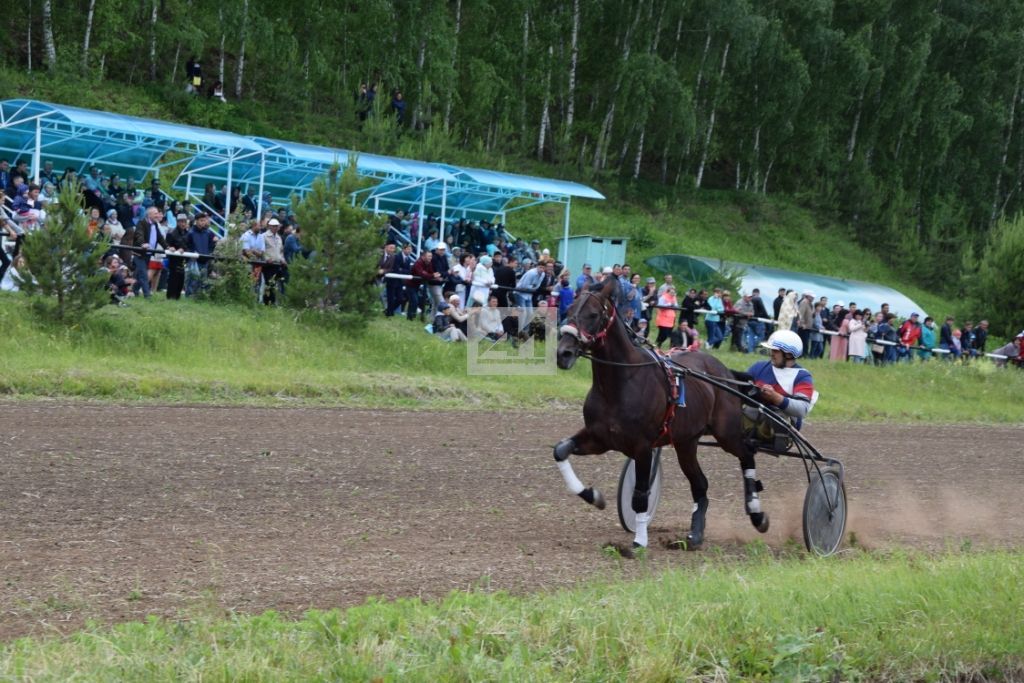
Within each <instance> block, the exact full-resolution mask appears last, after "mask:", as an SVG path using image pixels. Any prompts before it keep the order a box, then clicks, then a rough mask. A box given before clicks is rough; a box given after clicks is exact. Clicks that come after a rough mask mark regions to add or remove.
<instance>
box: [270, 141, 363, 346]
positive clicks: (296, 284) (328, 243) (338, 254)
mask: <svg viewBox="0 0 1024 683" xmlns="http://www.w3.org/2000/svg"><path fill="white" fill-rule="evenodd" d="M363 184H364V181H362V180H361V179H360V178H359V176H358V175H357V174H356V158H355V157H354V156H352V157H350V158H349V160H348V165H347V166H346V167H345V172H344V173H341V171H340V168H339V167H338V166H335V167H334V168H332V169H331V170H330V171H329V172H328V173H327V175H325V176H323V177H322V178H319V179H317V180H316V181H315V182H314V183H313V188H312V189H311V190H310V192H309V193H308V194H307V195H306V197H305V198H304V199H303V200H302V201H301V202H299V201H297V200H296V201H295V202H294V208H295V215H296V217H297V218H298V221H299V224H300V226H301V228H302V233H301V234H302V243H303V247H305V248H306V249H309V250H311V251H312V253H311V256H310V258H309V259H304V258H301V257H299V258H297V259H295V260H294V261H292V263H291V264H290V265H289V280H288V286H287V290H286V292H287V300H288V303H289V305H291V306H294V307H297V308H300V309H303V310H305V311H308V312H310V313H312V314H313V315H315V316H316V317H317V318H318V319H319V320H321V321H323V322H329V323H330V324H332V325H337V326H339V327H344V328H348V329H353V330H358V329H361V327H362V326H361V325H360V323H362V322H364V321H365V320H366V319H367V318H368V317H369V316H370V315H371V314H372V312H373V311H374V310H375V308H376V307H377V305H378V299H379V297H378V296H377V290H376V286H375V285H374V277H375V275H376V255H377V250H378V248H379V244H380V240H381V232H382V227H383V220H382V219H380V220H377V219H374V217H373V216H372V215H371V214H369V213H368V212H367V211H366V210H365V209H363V208H362V207H359V206H353V205H352V199H351V196H352V193H353V192H354V191H356V190H358V189H360V188H361V187H362V186H363Z"/></svg>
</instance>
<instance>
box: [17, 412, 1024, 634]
mask: <svg viewBox="0 0 1024 683" xmlns="http://www.w3.org/2000/svg"><path fill="white" fill-rule="evenodd" d="M3 413H4V419H3V425H4V426H3V429H2V430H0V431H2V434H0V449H2V451H0V453H2V454H0V640H6V639H9V638H11V637H15V636H18V635H23V634H30V633H33V634H40V633H47V632H53V631H54V630H57V631H60V632H67V631H69V630H73V629H74V628H77V627H79V626H81V625H82V623H83V622H84V621H85V620H86V619H99V620H101V621H104V622H116V621H124V620H136V619H141V618H143V617H144V616H145V615H147V614H160V615H166V616H171V617H176V616H180V615H186V616H187V615H191V614H197V613H208V611H210V610H214V611H219V610H225V609H226V610H236V611H242V612H259V611H262V610H265V609H271V608H273V609H277V610H279V611H283V612H285V613H288V614H299V613H301V611H302V610H304V609H306V608H309V607H318V608H330V607H335V606H347V605H352V604H357V603H361V602H363V601H364V600H365V599H366V598H367V597H368V596H374V595H379V596H385V597H398V596H422V597H424V598H430V597H437V596H443V595H444V594H446V593H447V592H449V591H451V590H452V589H463V588H471V587H488V588H490V589H506V590H510V591H513V592H524V591H531V590H538V589H546V588H556V587H561V586H569V585H572V584H573V583H575V582H577V581H578V580H579V579H581V578H585V577H594V576H601V575H605V574H610V573H615V574H616V575H619V574H621V573H623V570H622V566H625V570H624V573H625V574H626V575H630V574H632V573H641V572H646V571H651V569H652V567H653V570H654V571H657V569H658V568H659V567H663V566H672V565H679V564H684V563H687V562H694V561H699V553H687V552H683V551H678V550H672V549H669V548H667V547H664V546H663V545H662V544H667V543H668V542H670V541H672V540H675V539H678V538H681V537H682V535H683V533H684V532H685V530H686V528H687V526H688V524H689V508H690V504H691V501H690V496H689V489H688V487H687V486H686V484H685V479H684V478H683V476H682V473H681V472H679V469H678V467H677V466H676V465H675V459H674V458H672V457H670V458H669V459H668V460H667V461H666V465H667V467H666V470H665V472H666V476H665V488H664V490H663V492H662V501H661V506H660V507H659V508H658V513H657V516H656V518H655V521H654V523H653V525H652V536H653V538H652V544H651V545H652V549H653V550H652V553H651V555H650V560H649V562H648V563H647V564H646V565H642V564H641V563H636V562H626V563H625V564H624V565H623V564H622V563H621V562H620V561H617V560H615V559H613V558H610V557H608V556H607V554H606V553H603V552H602V551H601V547H602V546H603V545H604V544H605V543H608V542H617V543H628V542H629V541H630V540H631V538H630V537H629V536H628V535H626V534H625V532H623V531H621V529H620V528H619V526H618V519H617V516H616V512H615V505H614V502H613V496H614V494H615V490H616V486H617V480H618V473H619V469H620V467H621V465H622V462H623V458H622V457H621V456H619V455H617V454H605V455H603V456H591V457H576V458H574V460H573V462H574V464H575V466H576V471H577V473H578V474H579V476H580V478H581V479H583V480H584V482H587V483H593V484H595V485H597V486H599V487H600V488H601V489H602V490H603V491H604V493H605V494H606V496H608V498H609V507H608V509H606V510H604V511H597V510H595V509H594V508H592V507H590V506H588V505H586V504H585V503H583V502H582V501H581V500H579V499H578V498H576V497H574V496H571V495H569V494H568V493H567V492H566V490H565V488H564V485H563V483H562V480H561V477H560V476H559V474H558V471H557V469H556V468H555V466H554V463H553V460H552V457H551V446H552V445H553V444H554V443H555V442H556V441H557V440H559V439H560V438H562V437H563V436H566V435H569V434H571V433H573V432H574V431H575V430H576V429H577V428H578V427H579V426H580V424H581V417H580V415H579V413H576V412H566V411H563V412H560V413H518V414H508V413H506V414H486V413H437V412H415V413H411V412H389V411H365V410H329V409H280V408H278V409H263V408H220V407H180V406H178V407H154V406H143V407H139V406H133V407H118V406H108V405H91V404H81V403H77V404H61V403H50V402H47V403H7V404H4V406H3ZM806 433H807V435H808V436H809V438H810V439H811V441H812V442H813V443H815V445H817V446H818V448H819V449H820V450H822V451H823V452H826V454H829V455H832V456H833V457H836V458H838V459H840V460H842V461H843V462H844V463H845V464H846V468H847V493H848V496H849V504H850V521H849V523H848V526H847V531H848V532H849V531H852V532H854V533H855V534H856V536H857V539H858V540H859V542H860V543H861V544H863V545H866V546H869V547H883V546H887V545H890V544H894V543H906V544H912V545H915V546H926V547H942V546H943V545H945V544H949V543H954V544H956V547H959V546H960V544H961V543H963V542H964V541H965V540H970V542H971V543H972V544H973V546H974V547H979V546H996V545H997V546H1020V545H1022V544H1024V525H1022V524H1021V523H1020V521H1019V510H1018V509H1017V507H1018V503H1019V499H1020V489H1021V484H1022V483H1024V465H1022V463H1024V427H1021V426H1011V427H978V426H940V427H922V426H910V427H908V426H905V425H846V424H817V425H815V424H811V425H808V427H807V428H806ZM701 460H702V463H703V464H704V468H705V471H706V472H707V475H708V478H709V480H710V481H711V491H710V497H711V510H710V514H709V520H708V542H707V544H706V548H707V547H718V548H721V549H724V550H726V551H727V552H730V551H733V550H738V549H739V548H741V547H742V544H743V543H744V542H747V541H750V540H753V539H755V538H759V537H760V536H759V535H758V534H757V533H756V532H755V531H754V530H753V529H752V528H751V527H750V526H749V523H748V522H747V519H746V516H745V515H744V514H743V509H742V485H741V482H740V473H739V468H738V466H737V464H736V461H735V459H734V458H732V456H729V455H727V454H725V453H723V452H721V451H717V450H712V449H702V455H701ZM758 464H759V474H760V476H761V478H762V480H763V481H764V482H765V485H766V492H765V494H764V496H765V497H764V501H765V506H766V509H767V511H768V512H769V513H770V515H771V519H772V528H771V530H770V531H769V532H768V534H767V535H766V536H765V537H763V538H764V540H765V541H766V542H767V543H768V544H769V545H770V546H771V547H773V548H777V549H778V548H783V547H784V546H785V545H786V541H787V539H789V538H795V539H799V538H800V513H801V506H802V500H803V491H804V487H805V480H804V478H803V468H802V466H801V464H800V463H799V462H798V461H796V460H788V459H783V460H775V459H773V458H770V457H765V456H762V457H761V458H760V459H759V462H758ZM704 552H707V551H706V550H705V551H704Z"/></svg>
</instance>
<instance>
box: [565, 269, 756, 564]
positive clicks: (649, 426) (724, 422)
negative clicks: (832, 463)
mask: <svg viewBox="0 0 1024 683" xmlns="http://www.w3.org/2000/svg"><path fill="white" fill-rule="evenodd" d="M618 296H619V284H618V280H617V279H616V278H614V277H610V278H608V279H606V280H605V281H604V282H603V283H601V284H599V285H595V286H594V287H592V288H591V289H590V290H586V291H584V292H582V293H581V294H580V296H579V298H577V299H576V301H575V302H573V305H572V306H571V307H570V308H569V310H568V311H567V312H566V320H565V325H564V326H563V327H562V335H561V339H560V340H559V342H558V355H557V361H558V367H560V368H562V369H563V370H568V369H569V368H571V367H572V366H573V365H574V364H575V362H576V359H577V358H578V357H579V356H580V355H581V354H586V355H587V356H589V357H590V359H591V364H592V369H593V377H594V379H593V384H592V385H591V387H590V391H589V393H588V394H587V398H586V401H585V403H584V404H583V421H584V424H585V426H584V427H583V429H581V430H580V431H578V432H576V434H574V435H573V436H571V437H568V438H566V439H563V440H562V441H560V442H559V443H558V445H557V446H555V461H556V462H557V463H558V467H559V470H560V471H561V472H562V476H563V478H564V479H565V483H566V486H568V488H569V490H570V491H571V492H572V493H575V494H577V495H579V496H580V497H581V498H583V499H584V500H585V501H587V502H588V503H590V504H592V505H595V506H597V507H598V508H603V507H604V505H605V502H604V497H603V496H602V495H601V493H600V491H598V490H597V489H595V488H593V487H590V488H586V487H584V486H583V484H582V483H581V482H580V480H579V479H578V478H577V477H576V474H575V473H574V472H573V469H572V466H571V465H570V464H569V456H570V455H590V454H595V453H604V452H605V451H612V450H614V451H620V452H621V453H623V454H625V455H626V456H628V457H630V458H633V460H635V461H636V488H635V489H634V492H633V500H632V506H633V511H634V512H635V513H636V537H635V538H634V545H635V546H644V547H646V545H647V525H648V523H649V522H650V515H649V514H648V513H647V502H648V495H649V493H650V484H651V461H652V448H653V447H656V446H663V445H668V444H671V445H672V446H673V447H674V448H675V449H676V456H677V458H678V460H679V467H680V468H681V469H682V470H683V474H685V475H686V478H687V479H688V480H689V482H690V491H691V493H692V494H693V501H694V507H693V516H692V519H691V523H690V532H689V534H688V535H687V541H688V544H689V545H690V546H691V547H693V546H698V545H700V544H701V542H702V541H703V540H704V524H705V519H706V515H707V509H708V498H707V490H708V480H707V478H706V477H705V476H704V472H703V471H701V467H700V463H698V462H697V444H698V441H699V440H700V437H701V436H702V435H703V434H706V433H710V434H711V435H713V436H714V437H715V439H716V440H717V441H718V444H719V446H721V448H722V449H724V450H726V451H728V452H729V453H732V454H733V455H735V456H736V457H737V458H739V461H740V467H741V469H742V470H743V484H744V500H745V501H746V511H747V514H749V515H750V521H751V523H752V524H753V525H754V527H756V528H757V530H758V531H760V532H762V533H763V532H765V531H767V530H768V515H767V514H765V513H764V512H763V511H762V509H761V501H760V498H759V496H758V492H759V491H760V490H761V483H760V482H759V481H757V474H756V471H755V465H754V454H755V452H756V449H755V448H753V447H751V446H750V445H748V444H747V443H746V442H745V440H744V438H743V427H742V424H741V417H742V412H741V401H740V398H739V397H738V396H736V395H733V394H730V393H729V392H727V391H725V390H723V389H721V388H718V387H715V386H712V385H711V384H709V383H707V382H705V381H702V380H700V379H697V378H695V377H693V376H689V375H684V377H683V379H682V380H681V387H680V388H681V392H682V394H683V395H684V396H685V403H686V405H685V407H684V406H682V405H679V406H677V407H676V408H675V412H674V415H673V414H672V410H671V406H672V404H673V402H674V401H673V387H672V382H674V381H675V380H674V379H670V377H669V374H668V373H667V372H666V370H665V368H664V367H663V365H662V363H661V362H660V361H659V360H658V357H657V355H656V353H655V352H654V351H652V350H650V349H647V348H644V347H642V346H641V345H639V344H637V343H635V342H634V340H633V338H632V336H631V333H630V332H629V330H628V329H627V328H626V325H625V324H624V323H623V322H622V320H621V319H620V318H619V317H618V316H617V315H616V313H615V302H616V300H617V298H618ZM672 360H673V361H674V362H675V363H676V364H678V365H680V366H682V367H684V368H692V369H693V370H696V371H699V372H702V373H705V374H707V375H711V376H712V377H717V378H721V379H724V380H726V381H732V380H733V378H734V376H733V374H732V372H731V371H730V370H729V369H728V368H726V367H725V365H723V364H722V363H721V361H719V360H718V359H717V358H714V357H713V356H710V355H707V354H704V353H698V352H691V353H685V352H683V353H676V354H673V356H672Z"/></svg>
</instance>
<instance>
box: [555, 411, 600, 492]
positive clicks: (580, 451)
mask: <svg viewBox="0 0 1024 683" xmlns="http://www.w3.org/2000/svg"><path fill="white" fill-rule="evenodd" d="M606 450H608V447H607V446H605V445H604V444H603V443H602V442H601V441H600V440H599V439H597V438H596V437H595V436H594V435H593V434H592V433H591V432H590V431H589V430H588V429H587V428H586V427H584V428H583V429H581V430H580V431H578V432H576V433H575V434H574V435H573V436H570V437H568V438H565V439H562V440H561V441H559V442H558V444H557V445H556V446H555V462H556V463H557V464H558V471H559V472H561V473H562V479H564V480H565V485H566V487H567V488H568V489H569V492H570V493H574V494H576V495H577V496H579V497H580V498H582V499H583V500H585V501H587V502H588V503H590V504H591V505H593V506H594V507H596V508H597V509H598V510H604V507H605V501H604V496H603V495H602V494H601V492H600V491H599V490H597V488H595V487H593V486H584V485H583V482H581V481H580V480H579V477H577V476H576V472H574V471H573V469H572V465H571V464H569V456H570V455H591V454H594V453H604V452H605V451H606Z"/></svg>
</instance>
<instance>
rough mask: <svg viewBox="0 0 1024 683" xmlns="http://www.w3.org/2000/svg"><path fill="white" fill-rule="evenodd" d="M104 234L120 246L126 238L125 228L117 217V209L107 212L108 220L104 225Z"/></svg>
mask: <svg viewBox="0 0 1024 683" xmlns="http://www.w3.org/2000/svg"><path fill="white" fill-rule="evenodd" d="M103 234H104V235H106V236H107V237H108V238H109V239H110V241H111V242H113V243H114V244H120V242H121V238H122V237H124V226H123V225H121V221H120V220H119V219H118V217H117V209H110V210H109V211H107V220H106V221H105V222H104V223H103Z"/></svg>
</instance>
